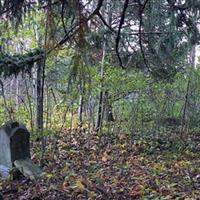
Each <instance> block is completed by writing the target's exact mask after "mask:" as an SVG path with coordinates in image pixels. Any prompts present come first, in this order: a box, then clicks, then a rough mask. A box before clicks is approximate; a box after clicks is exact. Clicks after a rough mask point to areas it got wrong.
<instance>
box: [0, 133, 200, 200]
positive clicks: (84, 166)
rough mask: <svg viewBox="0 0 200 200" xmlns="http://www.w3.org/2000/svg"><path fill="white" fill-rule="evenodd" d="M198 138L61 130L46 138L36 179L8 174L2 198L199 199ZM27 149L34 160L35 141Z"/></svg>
mask: <svg viewBox="0 0 200 200" xmlns="http://www.w3.org/2000/svg"><path fill="white" fill-rule="evenodd" d="M198 138H200V137H199V136H198V135H195V137H193V139H191V138H190V139H189V140H188V141H190V143H189V144H190V145H183V144H181V143H180V142H179V143H177V140H174V141H175V142H171V141H170V142H163V141H162V140H157V141H156V142H155V141H153V142H152V141H150V140H144V139H141V140H137V141H134V140H133V141H132V140H130V137H129V136H128V135H126V134H120V136H114V137H113V138H110V137H109V136H108V135H107V136H105V135H104V136H102V137H101V138H100V137H99V136H97V134H96V133H95V132H93V133H88V132H87V131H80V130H79V131H77V130H73V131H72V132H69V131H68V130H65V131H64V132H63V133H62V134H60V135H59V137H58V138H57V142H51V141H55V136H52V139H51V140H49V141H48V145H47V146H46V153H45V157H44V160H43V166H42V168H43V171H44V172H45V173H44V175H43V176H42V177H41V178H40V179H38V180H37V181H32V180H28V179H26V178H22V179H20V180H11V179H8V180H6V181H4V182H1V183H0V189H1V192H2V194H3V196H4V200H66V199H69V200H70V199H74V200H79V199H80V200H84V199H88V200H95V199H96V200H103V199H104V200H109V199H111V200H123V199H124V200H129V199H162V200H164V199H165V200H166V199H185V200H189V199H199V197H200V153H199V151H198V141H199V139H198ZM100 140H101V141H100ZM194 147H195V148H194ZM32 149H33V152H32V155H33V156H32V159H33V160H34V161H35V162H36V163H38V159H37V158H38V157H39V154H40V149H39V143H38V142H34V143H33V148H32Z"/></svg>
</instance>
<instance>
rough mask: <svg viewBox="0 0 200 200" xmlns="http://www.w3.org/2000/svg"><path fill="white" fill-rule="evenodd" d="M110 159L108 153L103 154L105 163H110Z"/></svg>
mask: <svg viewBox="0 0 200 200" xmlns="http://www.w3.org/2000/svg"><path fill="white" fill-rule="evenodd" d="M108 159H109V155H108V154H107V152H106V151H105V152H104V153H103V156H102V159H101V160H102V161H103V162H107V161H108Z"/></svg>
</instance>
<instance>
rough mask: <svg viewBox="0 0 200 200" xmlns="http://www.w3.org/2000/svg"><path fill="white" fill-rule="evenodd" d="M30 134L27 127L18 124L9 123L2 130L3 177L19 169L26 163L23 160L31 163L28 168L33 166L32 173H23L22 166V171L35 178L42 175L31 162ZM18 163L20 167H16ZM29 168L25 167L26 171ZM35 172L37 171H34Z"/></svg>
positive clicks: (0, 148) (0, 162) (0, 150)
mask: <svg viewBox="0 0 200 200" xmlns="http://www.w3.org/2000/svg"><path fill="white" fill-rule="evenodd" d="M29 138H30V133H29V132H28V130H27V129H26V127H25V126H24V125H22V124H19V123H18V122H7V123H6V124H5V125H3V126H2V127H1V128H0V166H2V167H1V168H2V169H4V171H3V170H1V168H0V175H1V177H4V176H6V174H7V171H9V170H8V169H12V168H13V167H14V166H15V167H17V168H18V167H19V163H22V164H23V163H24V162H23V160H26V162H25V163H26V165H27V162H29V164H28V166H33V167H32V168H31V169H30V171H32V173H28V174H27V173H25V174H24V173H23V171H24V169H23V166H22V165H20V169H19V170H20V171H21V172H22V173H23V174H24V175H26V176H29V174H30V176H31V175H32V174H33V175H34V176H35V177H36V176H37V175H39V174H40V173H41V170H40V169H39V168H38V167H37V166H35V165H34V164H33V163H32V161H31V160H30V143H29ZM16 163H18V165H17V166H16ZM26 169H27V166H26V167H25V170H26ZM34 170H35V171H34Z"/></svg>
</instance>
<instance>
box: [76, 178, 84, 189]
mask: <svg viewBox="0 0 200 200" xmlns="http://www.w3.org/2000/svg"><path fill="white" fill-rule="evenodd" d="M76 187H77V188H78V189H79V190H81V191H83V190H84V189H85V186H84V185H83V183H82V182H81V180H77V181H76Z"/></svg>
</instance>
